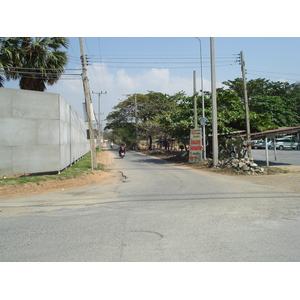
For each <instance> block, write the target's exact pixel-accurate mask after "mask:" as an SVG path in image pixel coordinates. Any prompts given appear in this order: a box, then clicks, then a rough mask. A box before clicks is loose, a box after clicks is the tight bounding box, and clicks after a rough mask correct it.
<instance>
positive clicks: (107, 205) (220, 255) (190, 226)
mask: <svg viewBox="0 0 300 300" xmlns="http://www.w3.org/2000/svg"><path fill="white" fill-rule="evenodd" d="M108 151H112V153H113V155H114V156H115V159H114V163H113V165H112V167H111V168H112V172H115V173H116V174H119V177H120V179H119V180H117V181H116V182H111V183H107V184H102V185H94V186H91V187H88V188H84V189H76V190H70V191H61V192H59V193H52V194H42V195H33V196H27V197H23V198H22V197H20V198H14V199H7V200H1V202H0V211H1V212H0V237H1V239H0V261H2V262H3V261H18V262H19V261H91V262H95V261H97V262H133V261H134V262H167V261H170V262H212V261H213V262H224V261H226V262H233V261H239V262H242V261H243V262H244V261H247V262H248V261H299V260H300V251H299V249H300V230H299V228H300V195H299V194H298V193H295V192H292V191H289V190H285V189H282V188H277V187H266V186H261V185H256V184H252V183H249V182H247V181H246V179H245V178H239V177H237V176H226V175H221V174H213V173H210V172H201V171H195V170H191V169H189V168H187V167H178V166H173V165H170V164H168V163H166V162H164V161H162V160H159V159H157V158H153V157H149V156H145V155H142V154H139V153H134V152H128V153H127V155H126V157H125V158H124V159H120V158H119V157H118V156H117V151H116V150H108Z"/></svg>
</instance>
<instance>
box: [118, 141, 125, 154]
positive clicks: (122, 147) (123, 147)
mask: <svg viewBox="0 0 300 300" xmlns="http://www.w3.org/2000/svg"><path fill="white" fill-rule="evenodd" d="M122 151H123V152H124V155H125V146H124V145H123V144H121V145H120V147H119V155H120V154H121V152H122Z"/></svg>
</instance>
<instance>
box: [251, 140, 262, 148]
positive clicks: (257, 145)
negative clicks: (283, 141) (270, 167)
mask: <svg viewBox="0 0 300 300" xmlns="http://www.w3.org/2000/svg"><path fill="white" fill-rule="evenodd" d="M251 143H252V148H253V149H262V148H263V144H264V143H265V142H264V140H253V141H251Z"/></svg>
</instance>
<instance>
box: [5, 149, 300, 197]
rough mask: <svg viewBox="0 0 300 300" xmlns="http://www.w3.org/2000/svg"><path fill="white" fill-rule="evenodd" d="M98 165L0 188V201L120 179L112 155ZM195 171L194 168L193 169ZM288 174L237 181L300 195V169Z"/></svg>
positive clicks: (291, 169) (104, 154) (102, 157)
mask: <svg viewBox="0 0 300 300" xmlns="http://www.w3.org/2000/svg"><path fill="white" fill-rule="evenodd" d="M97 160H98V163H102V164H104V165H105V169H104V170H99V171H98V170H95V171H94V174H89V175H82V176H80V177H77V178H74V179H68V180H63V181H60V180H47V181H45V182H42V183H40V184H39V185H37V184H35V183H26V184H23V185H19V186H4V187H0V199H7V198H13V197H19V196H27V195H34V194H43V193H53V192H58V191H61V190H72V189H79V188H83V187H86V186H90V185H95V184H104V183H108V182H114V181H117V180H120V179H121V175H120V173H118V172H117V171H112V170H111V169H110V166H111V165H112V164H113V154H112V153H111V152H109V151H106V150H105V149H104V151H102V152H99V153H98V156H97ZM193 169H194V170H195V168H193ZM285 169H287V170H288V171H289V172H288V173H280V174H276V175H255V176H254V175H253V176H252V175H248V176H243V175H240V176H239V179H241V180H247V181H249V182H252V183H255V184H260V185H265V186H273V187H281V188H284V189H287V190H289V191H293V192H299V193H300V167H295V166H290V167H285ZM197 171H199V172H211V171H210V170H205V169H199V170H197ZM218 176H237V175H224V174H218Z"/></svg>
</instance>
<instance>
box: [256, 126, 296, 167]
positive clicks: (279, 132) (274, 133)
mask: <svg viewBox="0 0 300 300" xmlns="http://www.w3.org/2000/svg"><path fill="white" fill-rule="evenodd" d="M287 135H297V138H298V140H299V135H300V126H297V127H283V128H279V129H272V130H266V131H263V132H258V133H251V139H252V140H256V139H264V140H265V145H267V144H268V139H275V138H276V137H279V136H281V137H283V136H287ZM274 145H275V141H274ZM265 150H266V165H267V167H268V166H269V151H268V147H266V148H265ZM274 155H275V160H277V155H276V147H274Z"/></svg>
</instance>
